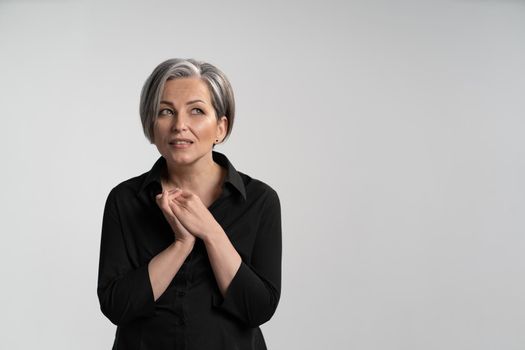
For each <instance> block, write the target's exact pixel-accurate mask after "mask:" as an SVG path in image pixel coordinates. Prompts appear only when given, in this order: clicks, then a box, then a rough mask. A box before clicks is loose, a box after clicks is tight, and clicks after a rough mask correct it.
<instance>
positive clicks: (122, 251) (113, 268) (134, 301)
mask: <svg viewBox="0 0 525 350" xmlns="http://www.w3.org/2000/svg"><path fill="white" fill-rule="evenodd" d="M97 294H98V298H99V302H100V309H101V310H102V313H103V314H104V315H105V316H106V317H107V318H108V319H109V320H110V321H111V322H112V323H114V324H115V325H121V324H124V323H127V322H130V321H132V320H134V319H136V318H138V317H148V316H152V315H153V314H154V312H155V303H154V300H153V291H152V289H151V284H150V282H149V276H148V267H147V265H144V266H140V267H138V268H137V267H136V266H133V265H132V263H131V261H130V260H129V258H128V255H127V251H126V246H125V242H124V238H123V234H122V229H121V224H120V220H119V216H118V212H117V207H116V202H115V190H113V191H111V192H110V194H109V196H108V198H107V201H106V205H105V208H104V216H103V220H102V238H101V242H100V260H99V271H98V286H97Z"/></svg>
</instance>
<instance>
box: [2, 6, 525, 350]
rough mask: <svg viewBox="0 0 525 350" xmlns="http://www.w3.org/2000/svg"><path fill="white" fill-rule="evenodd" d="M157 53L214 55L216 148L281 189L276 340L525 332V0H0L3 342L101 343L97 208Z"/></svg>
mask: <svg viewBox="0 0 525 350" xmlns="http://www.w3.org/2000/svg"><path fill="white" fill-rule="evenodd" d="M170 57H195V58H197V59H203V60H207V61H210V62H212V63H215V64H216V65H217V66H219V67H221V68H222V69H223V70H224V71H225V72H226V73H227V75H228V76H229V77H230V79H231V81H232V84H233V86H234V89H235V92H236V98H237V103H238V114H237V118H238V119H237V122H236V125H235V127H234V130H233V134H232V137H231V138H230V140H229V141H228V142H227V144H225V145H224V146H220V147H219V148H218V150H219V151H221V152H224V153H225V154H227V155H228V157H229V158H230V160H231V161H232V163H233V164H234V165H235V166H236V167H237V168H238V169H239V170H241V171H243V172H246V173H248V174H250V175H252V176H254V177H256V178H259V179H261V180H263V181H265V182H267V183H268V184H270V185H271V186H273V187H274V188H275V189H276V190H277V191H278V193H279V194H280V197H281V202H282V213H283V232H284V237H283V239H284V259H283V290H282V298H281V303H280V306H279V308H278V310H277V313H276V314H275V316H274V318H273V319H272V320H271V321H270V322H269V323H267V324H265V325H264V326H263V332H264V334H265V337H266V339H267V343H268V346H269V348H270V349H366V350H368V349H403V350H406V349H414V350H416V349H418V350H419V349H427V350H430V349H447V350H449V349H461V350H464V349H476V350H479V349H487V350H488V349H523V348H524V347H525V282H524V279H523V276H524V272H525V257H524V249H525V215H524V213H525V184H524V180H523V179H524V178H525V138H524V132H525V98H524V97H523V96H524V89H525V68H524V62H525V2H524V1H517V0H516V1H508V0H507V1H505V0H499V1H496V0H494V1H489V0H484V1H475V0H456V1H451V0H435V1H430V0H429V1H425V0H421V1H415V0H414V1H407V0H401V1H386V0H384V1H380V0H375V1H374V0H372V1H333V0H323V1H321V0H315V1H284V2H282V1H264V2H263V1H260V2H257V1H197V2H177V1H133V2H131V1H111V2H109V1H92V0H89V1H88V0H85V1H73V0H71V1H67V0H62V1H60V0H55V1H15V0H11V1H5V0H3V1H0V108H1V130H2V137H1V138H0V142H1V147H0V157H1V159H2V168H1V172H0V183H1V184H2V195H1V199H0V201H1V202H0V204H1V208H0V209H1V210H0V212H1V220H0V232H1V236H0V237H1V238H0V239H1V241H0V247H1V250H2V253H1V254H0V259H1V260H0V274H1V276H2V288H1V289H0V300H1V301H2V305H1V310H2V311H1V313H2V316H1V318H0V323H1V324H0V329H1V331H0V332H1V335H0V337H1V339H2V340H1V342H2V346H1V347H2V348H4V349H35V348H46V349H109V348H110V347H111V344H112V341H113V337H114V331H115V327H114V326H113V325H112V324H111V323H110V322H109V321H108V320H107V319H105V318H104V316H103V315H102V314H101V313H100V311H99V307H98V300H97V298H96V278H97V268H98V266H97V264H98V249H99V243H100V227H101V219H102V210H103V205H104V201H105V199H106V196H107V194H108V192H109V190H110V189H111V188H112V187H113V186H114V185H116V184H117V183H119V182H121V181H123V180H125V179H127V178H130V177H132V176H136V175H138V174H141V173H143V172H145V171H147V170H149V169H150V167H151V165H152V164H153V162H154V161H155V159H156V158H157V156H158V155H157V151H156V149H155V147H154V146H151V145H149V144H148V142H147V141H146V139H145V138H144V136H143V135H142V131H141V128H140V123H139V117H138V111H137V109H138V108H137V106H138V98H139V93H140V88H141V86H142V83H143V82H144V80H145V79H146V77H147V75H148V74H149V73H150V72H151V71H152V69H153V68H154V67H155V66H156V65H157V64H158V63H160V62H161V61H162V60H164V59H166V58H170Z"/></svg>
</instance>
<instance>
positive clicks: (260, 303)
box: [97, 151, 281, 350]
mask: <svg viewBox="0 0 525 350" xmlns="http://www.w3.org/2000/svg"><path fill="white" fill-rule="evenodd" d="M213 160H214V161H215V162H216V163H218V164H219V165H221V166H222V167H224V168H226V169H227V175H226V177H225V180H224V183H223V186H222V193H221V195H220V197H219V198H218V199H217V200H216V201H215V202H214V203H213V204H212V205H211V206H210V207H209V208H208V209H209V210H210V212H211V213H212V214H213V216H214V217H215V219H216V220H217V222H218V223H219V224H220V225H221V226H222V228H223V229H224V231H225V232H226V234H227V235H228V237H229V239H230V241H231V242H232V244H233V246H234V247H235V249H236V250H237V252H238V253H239V255H240V256H241V258H242V263H241V266H240V268H239V270H238V271H237V273H236V274H235V276H234V278H233V280H232V282H231V284H230V286H229V288H228V290H227V292H226V296H225V297H224V298H223V297H222V295H221V293H220V291H219V287H218V285H217V282H216V280H215V276H214V274H213V271H212V268H211V265H210V261H209V259H208V256H207V253H206V248H205V246H204V243H203V241H202V240H200V239H197V240H196V243H195V246H194V248H193V250H192V252H191V253H190V255H189V256H188V257H187V258H186V260H185V261H184V264H183V265H182V267H181V268H180V270H179V272H178V273H177V274H176V275H175V277H174V278H173V280H172V281H171V283H170V285H169V286H168V288H167V289H166V291H165V292H164V293H163V294H162V295H161V296H160V297H159V298H158V299H157V301H154V297H153V290H152V287H151V284H150V280H149V274H148V262H149V261H150V260H151V259H152V258H153V257H154V256H155V255H157V254H158V253H160V252H161V251H162V250H164V249H165V248H167V247H168V246H169V245H170V244H172V243H173V241H174V234H173V231H172V229H171V227H170V225H169V224H168V222H167V221H166V220H165V218H164V216H163V214H162V211H161V210H160V208H159V207H158V206H157V204H156V201H155V195H156V194H158V193H160V192H161V191H162V188H161V184H160V178H161V172H162V170H163V169H165V168H166V160H165V159H164V158H163V157H160V158H159V159H158V160H157V162H156V163H155V164H154V165H153V167H152V169H151V170H150V171H149V172H146V173H144V174H142V175H140V176H137V177H134V178H131V179H129V180H127V181H124V182H122V183H121V184H119V185H117V186H116V187H115V188H113V189H112V190H111V192H110V193H109V196H108V198H107V201H106V205H105V209H104V217H103V222H102V239H101V248H100V263H99V275H98V288H97V294H98V298H99V301H100V307H101V310H102V312H103V313H104V315H106V317H108V318H109V320H110V321H111V322H113V323H114V324H115V325H117V326H118V327H117V331H116V336H115V342H114V345H113V349H119V350H130V349H141V350H148V349H155V350H163V349H170V350H174V349H177V350H179V349H187V350H191V349H199V350H214V349H227V350H233V349H242V350H247V349H258V350H259V349H266V345H265V342H264V338H263V335H262V333H261V330H260V329H259V325H261V324H262V323H264V322H266V321H268V320H269V319H270V317H272V315H273V313H274V312H275V309H276V307H277V303H278V301H279V296H280V291H281V211H280V203H279V198H278V196H277V193H276V192H275V191H274V190H273V189H272V188H271V187H270V186H268V185H266V184H265V183H263V182H261V181H259V180H256V179H253V178H251V177H250V176H248V175H246V174H243V173H241V172H238V171H236V170H235V168H234V167H233V166H232V165H231V163H230V162H229V161H228V159H227V158H226V157H225V156H224V155H223V154H221V153H218V152H215V151H214V152H213Z"/></svg>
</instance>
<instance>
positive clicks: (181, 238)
mask: <svg viewBox="0 0 525 350" xmlns="http://www.w3.org/2000/svg"><path fill="white" fill-rule="evenodd" d="M181 193H182V190H180V189H178V188H177V189H174V190H170V191H167V190H164V189H163V190H162V193H161V194H158V195H157V197H156V200H157V205H158V206H159V208H160V209H161V210H162V213H163V214H164V217H165V218H166V220H167V221H168V223H169V224H170V226H171V229H172V230H173V232H174V233H175V242H181V243H182V244H183V245H186V246H190V247H192V248H193V245H194V244H195V236H194V235H192V234H191V233H190V232H189V231H188V230H187V229H186V228H185V227H184V226H183V225H182V224H181V222H180V220H179V219H178V218H177V216H176V215H175V214H174V210H173V207H175V204H174V200H175V199H176V198H177V197H179V196H180V195H181Z"/></svg>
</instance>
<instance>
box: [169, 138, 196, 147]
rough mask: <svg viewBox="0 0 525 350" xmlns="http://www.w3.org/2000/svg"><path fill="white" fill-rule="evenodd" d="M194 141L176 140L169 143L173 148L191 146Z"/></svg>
mask: <svg viewBox="0 0 525 350" xmlns="http://www.w3.org/2000/svg"><path fill="white" fill-rule="evenodd" d="M192 143H193V141H191V140H188V139H174V140H171V141H170V142H169V144H170V145H172V146H183V145H191V144H192Z"/></svg>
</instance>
